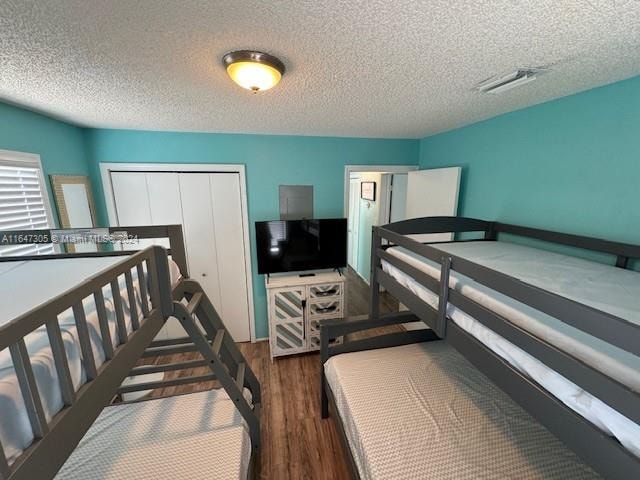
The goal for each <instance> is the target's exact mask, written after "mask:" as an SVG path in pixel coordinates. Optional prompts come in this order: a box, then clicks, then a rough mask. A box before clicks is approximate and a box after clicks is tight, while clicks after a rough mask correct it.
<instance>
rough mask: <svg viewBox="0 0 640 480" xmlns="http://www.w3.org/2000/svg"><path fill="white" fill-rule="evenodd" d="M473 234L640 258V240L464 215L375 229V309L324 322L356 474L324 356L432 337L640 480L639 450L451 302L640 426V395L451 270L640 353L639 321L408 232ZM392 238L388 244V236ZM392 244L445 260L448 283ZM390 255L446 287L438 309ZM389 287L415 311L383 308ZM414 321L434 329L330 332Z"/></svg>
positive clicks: (580, 447)
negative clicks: (500, 346) (482, 334)
mask: <svg viewBox="0 0 640 480" xmlns="http://www.w3.org/2000/svg"><path fill="white" fill-rule="evenodd" d="M471 232H477V233H478V232H479V233H482V234H483V236H482V237H481V238H480V240H486V241H495V240H497V239H498V236H499V235H500V234H508V235H515V236H521V237H528V238H530V239H534V240H538V241H543V242H550V243H554V244H559V245H565V246H571V247H577V248H580V249H584V250H590V251H596V252H602V253H606V254H610V255H612V256H614V257H615V265H616V266H617V267H619V268H629V266H630V260H631V259H638V258H640V246H637V245H630V244H625V243H619V242H611V241H607V240H601V239H597V238H590V237H584V236H578V235H571V234H566V233H558V232H552V231H547V230H540V229H534V228H528V227H522V226H517V225H509V224H504V223H499V222H489V221H484V220H477V219H472V218H464V217H426V218H417V219H411V220H405V221H401V222H396V223H391V224H389V225H385V226H382V227H374V228H373V237H372V248H371V279H370V287H371V297H370V300H371V303H370V315H369V316H368V317H367V316H364V317H353V318H349V319H346V320H345V321H335V320H324V321H321V322H320V335H321V339H320V342H321V345H320V348H321V350H320V369H321V377H322V379H321V384H322V385H321V392H322V393H321V409H322V417H323V418H326V417H328V415H329V406H331V410H332V411H333V412H334V418H335V419H336V423H337V425H338V428H339V430H340V432H341V437H342V443H343V449H344V451H345V452H346V454H347V455H349V457H350V464H351V470H352V473H353V476H354V477H355V478H358V477H359V475H358V471H357V469H356V467H355V462H354V459H353V456H352V454H351V451H350V448H349V446H348V443H347V441H346V435H345V432H344V426H343V425H342V421H341V419H340V415H338V414H336V412H337V410H336V406H335V399H334V397H333V393H332V392H331V388H330V386H329V385H328V383H327V382H326V379H325V376H324V364H325V362H326V361H327V360H328V359H329V358H330V357H332V356H334V355H339V354H341V353H347V352H356V351H362V350H370V349H375V348H385V347H391V346H398V345H406V344H410V343H416V342H424V341H446V342H448V343H449V344H451V345H452V346H453V347H454V348H456V349H457V350H458V351H459V352H460V353H462V354H463V355H464V356H465V357H466V358H467V359H468V360H469V361H470V362H471V363H472V364H473V365H475V366H476V367H477V368H478V369H479V370H480V371H482V372H483V373H484V374H485V375H486V376H487V377H489V379H491V380H492V381H493V382H494V383H495V384H496V385H497V386H498V387H500V388H501V389H502V390H504V391H505V392H506V393H507V394H509V395H510V396H511V397H512V398H513V399H514V400H515V401H516V402H517V403H518V404H520V405H521V406H522V407H523V408H524V409H525V410H526V411H528V412H529V414H531V415H532V416H533V417H534V418H535V419H536V420H538V421H539V422H540V423H541V424H542V425H544V426H545V427H546V428H547V429H548V430H549V431H551V432H552V433H553V434H555V435H556V436H557V437H558V438H559V439H560V440H562V441H563V442H564V443H565V444H566V445H567V446H568V447H569V448H571V449H572V450H573V451H574V452H575V453H576V454H578V456H580V457H581V458H582V459H583V461H585V463H587V464H589V465H590V466H591V467H593V468H594V470H596V471H597V472H599V473H600V474H602V475H603V476H605V477H606V478H612V479H621V480H622V479H629V478H640V459H639V458H637V457H635V456H634V455H633V454H631V453H630V452H629V451H628V450H627V449H626V448H624V447H623V446H622V445H621V444H620V443H619V442H618V441H617V440H616V439H615V438H613V437H611V436H609V435H607V434H605V433H604V432H602V431H601V430H600V429H599V428H597V427H596V426H595V425H593V424H592V423H591V422H589V421H588V420H586V419H585V418H583V417H582V416H580V415H579V414H577V413H575V412H574V411H573V410H571V409H569V407H567V406H565V405H564V404H563V403H562V402H561V401H560V400H558V399H557V398H556V397H555V396H553V395H552V394H551V393H549V392H548V391H547V390H545V389H544V388H542V387H541V386H540V385H538V384H537V383H536V382H534V381H532V380H531V379H529V378H528V377H527V376H525V375H523V374H522V373H520V372H519V371H518V370H516V368H515V367H513V366H512V365H511V364H509V363H508V362H506V361H504V360H503V359H502V358H500V357H499V356H498V355H496V354H495V353H494V352H493V351H492V350H490V349H489V348H488V347H486V346H485V345H484V344H482V343H481V342H479V341H478V340H477V339H475V338H474V337H473V336H472V335H471V334H469V333H467V332H466V331H465V330H463V329H462V328H460V327H459V326H458V325H457V324H456V323H455V322H452V321H449V319H448V317H447V315H446V305H447V304H448V303H451V304H453V305H455V306H456V307H458V308H459V309H461V310H462V311H464V312H466V313H467V314H469V315H471V316H473V317H474V318H475V319H476V320H478V321H479V322H481V323H482V324H483V325H484V326H486V327H488V328H490V329H491V330H493V331H494V332H496V333H497V334H499V335H501V336H502V337H503V338H505V339H506V340H508V341H510V342H511V343H513V344H514V345H516V346H518V347H519V348H521V349H522V350H524V351H526V352H527V353H529V354H530V355H532V356H534V357H536V358H539V359H544V363H545V364H546V365H547V366H548V367H550V368H552V369H553V370H555V371H556V372H558V373H560V374H561V375H563V376H564V377H566V378H567V379H569V380H571V381H572V382H573V383H575V384H577V385H579V386H580V387H582V388H583V389H585V390H586V391H588V392H590V393H591V394H593V395H595V396H596V397H598V398H599V399H600V400H602V401H603V402H605V403H606V404H608V405H609V406H611V407H612V408H614V409H616V410H617V411H618V412H619V413H621V414H622V415H624V416H626V417H627V418H628V419H630V420H632V421H634V422H636V423H638V424H640V393H639V392H636V391H633V390H632V389H630V388H628V387H627V386H625V385H623V384H621V383H619V382H617V381H616V380H614V379H613V378H610V377H608V376H607V375H605V374H603V373H602V372H600V371H598V370H596V369H594V368H592V367H590V366H589V365H586V364H585V363H583V362H581V361H580V360H578V359H576V358H574V357H573V356H571V355H569V354H568V353H566V352H564V351H561V350H559V349H557V348H555V347H554V346H552V345H550V344H548V343H546V342H544V341H543V340H540V339H539V338H537V337H535V336H534V335H532V334H530V333H529V332H527V331H525V330H523V329H521V328H519V327H517V326H516V325H515V324H513V323H511V322H510V321H509V320H507V319H505V318H503V317H501V316H500V315H498V314H496V313H495V312H493V311H491V310H489V309H487V308H485V307H484V306H482V305H480V304H478V303H476V302H474V301H473V300H471V299H469V298H468V297H465V296H464V295H462V294H461V293H459V292H458V291H456V290H453V289H450V288H449V275H450V272H451V271H452V270H454V271H456V272H458V273H460V274H462V275H465V276H467V277H469V278H472V279H473V280H475V281H476V282H479V283H481V284H483V285H485V286H487V287H489V288H492V289H493V290H496V291H498V292H500V293H502V294H504V295H507V296H509V297H511V298H513V299H515V300H517V301H519V302H522V303H523V304H526V305H529V306H531V307H533V308H535V309H537V310H539V311H541V312H544V313H546V314H548V315H551V316H553V317H555V318H557V319H558V320H561V321H563V322H564V323H566V324H568V325H571V326H572V327H575V328H578V329H580V330H582V331H584V332H586V333H588V334H590V335H593V336H595V337H598V338H600V339H602V340H604V341H606V342H608V343H610V344H612V345H615V346H617V347H619V348H621V349H623V350H625V351H627V352H630V353H632V354H634V355H640V327H639V326H638V325H636V324H633V323H631V322H629V321H627V320H625V319H622V318H619V317H616V316H614V315H611V314H608V313H606V312H602V311H600V310H597V309H594V308H592V307H589V306H587V305H584V304H581V303H578V302H575V301H573V300H570V299H568V298H565V297H562V296H559V295H556V294H554V293H551V292H549V291H546V290H543V289H541V288H538V287H535V286H532V285H530V284H527V283H525V282H522V281H520V280H518V279H516V278H514V277H511V276H508V275H505V274H503V273H500V272H497V271H495V270H492V269H490V268H487V267H484V266H481V265H478V264H476V263H473V262H470V261H469V260H466V259H464V258H460V257H457V256H455V255H451V254H450V253H447V252H445V251H443V250H440V249H438V247H437V243H443V242H435V243H431V244H423V243H419V242H418V241H416V240H413V239H411V238H409V237H407V236H406V235H414V234H429V233H454V234H461V233H465V234H467V233H471ZM477 240H478V239H476V241H477ZM457 241H467V240H457ZM385 242H386V243H387V245H384V244H383V243H385ZM390 245H398V246H402V247H404V248H406V249H408V250H410V251H412V252H414V253H416V254H418V255H421V256H423V257H425V258H427V259H430V260H432V261H434V262H437V263H439V264H440V266H441V272H440V275H441V276H440V281H439V280H436V279H434V278H433V277H431V276H429V275H427V274H426V273H424V272H422V271H421V270H419V269H417V268H415V267H413V266H412V265H410V264H408V263H406V262H403V261H402V260H400V259H398V258H397V257H395V256H393V255H391V254H389V253H388V252H386V249H387V248H388V247H389V246H390ZM382 260H385V261H386V262H388V263H389V264H391V265H393V266H394V267H396V268H398V269H400V270H401V271H403V272H404V273H406V274H408V275H409V276H411V277H412V278H413V279H414V280H416V281H418V282H419V283H420V284H421V285H422V286H423V287H425V288H428V289H429V290H431V291H432V292H434V293H436V294H438V295H439V303H438V305H439V308H438V309H437V310H436V309H434V308H432V307H431V306H430V305H428V304H427V303H425V302H424V301H423V300H421V299H420V298H419V297H418V296H417V295H415V294H414V293H412V292H411V291H409V290H408V289H407V288H405V287H403V286H402V285H401V284H400V283H398V282H397V281H396V280H395V279H394V278H393V277H391V276H390V275H389V274H387V273H386V272H384V271H383V270H382V265H381V261H382ZM380 286H382V287H384V288H385V289H386V290H387V291H388V292H389V293H391V294H392V295H393V296H394V297H395V298H396V299H397V300H398V301H399V302H401V303H402V304H404V305H405V306H407V307H408V308H409V310H410V311H409V312H402V313H395V314H387V315H380V312H379V295H380V293H379V291H380V288H379V287H380ZM411 321H422V322H424V323H426V324H427V326H428V327H430V329H429V330H417V331H404V332H397V333H391V334H386V335H379V336H376V337H371V338H366V339H363V340H354V341H348V340H346V341H345V342H344V343H343V344H341V345H335V346H330V345H329V339H330V338H334V337H336V336H340V335H348V334H350V333H354V332H359V331H363V330H367V329H370V328H375V327H380V326H384V325H395V324H402V323H407V322H411ZM345 338H347V337H345ZM330 404H331V405H330Z"/></svg>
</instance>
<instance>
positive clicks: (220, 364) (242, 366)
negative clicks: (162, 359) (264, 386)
mask: <svg viewBox="0 0 640 480" xmlns="http://www.w3.org/2000/svg"><path fill="white" fill-rule="evenodd" d="M182 300H186V304H185V302H184V301H182ZM173 306H174V316H175V317H176V318H177V319H178V320H179V321H180V323H181V324H182V327H183V328H184V329H185V331H186V332H187V334H188V335H189V338H190V339H191V341H192V342H193V344H194V345H195V348H196V350H197V351H198V352H199V353H200V354H201V355H202V357H203V358H204V362H203V363H204V364H206V365H207V366H208V367H209V368H210V369H211V372H212V373H213V375H214V376H215V379H216V380H217V381H218V382H219V383H220V385H221V386H222V388H224V389H225V391H226V392H227V394H228V395H229V398H231V399H232V400H233V402H234V403H235V404H236V407H237V408H238V410H239V411H240V414H241V415H242V417H243V418H244V420H245V421H246V422H247V425H248V426H249V435H250V437H251V443H252V445H253V447H254V448H258V446H259V443H260V427H259V419H258V415H259V408H260V403H261V398H260V384H259V383H258V380H257V378H256V376H255V375H254V373H253V371H252V370H251V368H250V367H249V365H247V363H246V362H245V359H244V357H243V356H242V353H241V352H240V350H239V349H238V346H237V345H236V343H235V342H234V340H233V338H232V337H231V335H230V334H229V331H228V330H227V329H226V328H225V326H224V323H223V322H222V319H221V318H220V316H219V315H218V313H217V311H216V309H215V308H214V306H213V305H212V303H211V301H210V300H209V298H208V297H207V295H206V294H205V293H204V291H203V290H202V287H201V286H200V284H198V282H196V281H194V280H183V281H182V282H181V285H180V286H179V287H178V289H177V291H176V292H174V302H173ZM200 327H202V329H201V328H200ZM202 330H204V332H203V331H202ZM245 387H246V388H248V389H249V390H250V391H251V402H249V401H248V400H247V399H246V398H245V395H244V388H245Z"/></svg>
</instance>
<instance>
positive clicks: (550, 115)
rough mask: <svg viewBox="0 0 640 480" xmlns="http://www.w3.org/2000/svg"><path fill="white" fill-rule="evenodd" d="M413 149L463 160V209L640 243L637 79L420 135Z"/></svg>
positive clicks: (451, 161) (445, 162)
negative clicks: (469, 123)
mask: <svg viewBox="0 0 640 480" xmlns="http://www.w3.org/2000/svg"><path fill="white" fill-rule="evenodd" d="M525 88H526V87H525ZM517 92H518V90H514V91H513V93H511V92H509V93H508V94H510V95H511V94H514V95H517V94H518V93H517ZM419 156H420V167H421V168H433V167H444V166H462V167H463V179H462V190H461V203H460V212H459V213H460V214H462V215H465V216H469V217H478V218H484V219H491V220H492V219H497V220H500V221H503V222H511V223H518V224H524V225H527V226H533V227H541V228H546V229H551V230H559V231H564V232H571V233H577V234H584V235H592V236H598V237H604V238H607V239H610V240H618V241H626V242H631V243H636V244H638V243H640V208H639V205H640V182H639V179H640V77H635V78H632V79H629V80H625V81H622V82H618V83H615V84H611V85H608V86H604V87H600V88H596V89H593V90H589V91H587V92H583V93H579V94H576V95H572V96H569V97H564V98H561V99H558V100H554V101H551V102H548V103H544V104H541V105H537V106H534V107H530V108H527V109H524V110H519V111H516V112H512V113H508V114H505V115H501V116H499V117H495V118H492V119H490V120H486V121H483V122H480V123H476V124H473V125H470V126H467V127H463V128H459V129H457V130H453V131H450V132H446V133H442V134H439V135H435V136H432V137H427V138H424V139H422V140H421V141H420V154H419Z"/></svg>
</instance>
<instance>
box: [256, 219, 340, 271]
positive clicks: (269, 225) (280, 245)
mask: <svg viewBox="0 0 640 480" xmlns="http://www.w3.org/2000/svg"><path fill="white" fill-rule="evenodd" d="M256 249H257V252H258V273H260V274H267V273H279V272H300V271H305V270H321V269H327V268H342V267H346V266H347V219H346V218H330V219H320V220H272V221H269V222H256Z"/></svg>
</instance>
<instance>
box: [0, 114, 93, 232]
mask: <svg viewBox="0 0 640 480" xmlns="http://www.w3.org/2000/svg"><path fill="white" fill-rule="evenodd" d="M0 149H2V150H14V151H19V152H27V153H36V154H38V155H40V161H41V162H42V168H43V170H44V173H45V174H46V175H50V174H59V173H62V174H74V175H88V174H89V165H88V163H87V161H86V149H85V139H84V131H83V129H82V128H78V127H75V126H73V125H69V124H68V123H64V122H60V121H57V120H53V119H52V118H50V117H47V116H44V115H40V114H38V113H34V112H31V111H28V110H23V109H21V108H18V107H14V106H11V105H7V104H6V103H2V102H0ZM47 188H48V189H49V196H50V198H53V197H52V196H51V186H50V184H49V182H48V178H47ZM51 206H52V208H53V209H54V211H55V202H53V201H52V202H51ZM55 221H56V222H57V218H55Z"/></svg>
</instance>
